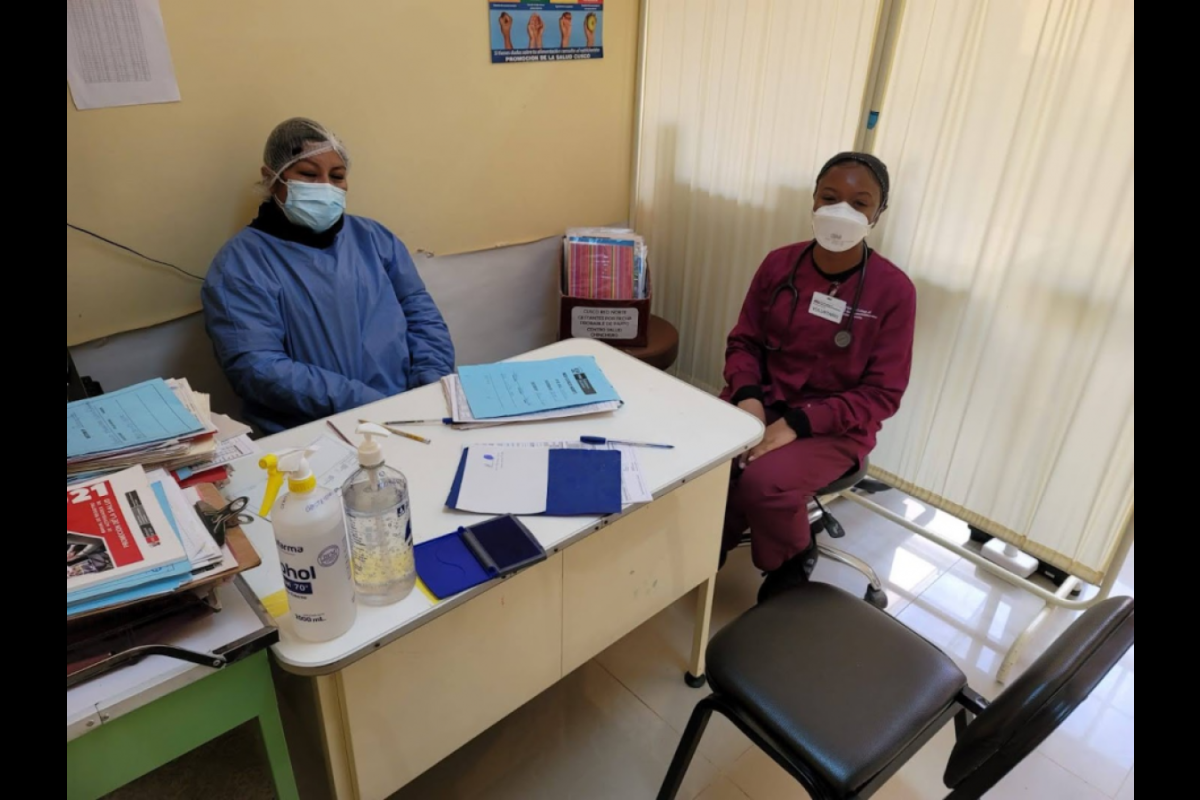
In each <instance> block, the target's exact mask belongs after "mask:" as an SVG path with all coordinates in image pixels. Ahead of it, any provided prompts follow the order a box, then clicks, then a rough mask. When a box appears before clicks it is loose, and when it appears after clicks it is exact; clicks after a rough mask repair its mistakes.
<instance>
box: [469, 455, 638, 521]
mask: <svg viewBox="0 0 1200 800" xmlns="http://www.w3.org/2000/svg"><path fill="white" fill-rule="evenodd" d="M472 447H515V448H530V447H533V448H540V449H545V450H564V449H572V450H617V451H619V452H620V453H621V502H622V503H623V504H624V505H626V506H635V505H639V504H641V503H651V502H654V493H653V492H652V491H651V490H650V483H649V481H647V480H646V473H645V472H643V471H642V460H641V457H640V456H639V454H638V449H637V448H636V447H625V446H623V445H617V444H602V445H592V444H580V443H579V442H507V443H505V444H485V445H472Z"/></svg>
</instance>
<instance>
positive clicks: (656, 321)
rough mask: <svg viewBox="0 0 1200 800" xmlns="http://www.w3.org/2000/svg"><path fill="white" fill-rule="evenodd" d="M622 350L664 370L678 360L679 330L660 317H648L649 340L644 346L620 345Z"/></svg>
mask: <svg viewBox="0 0 1200 800" xmlns="http://www.w3.org/2000/svg"><path fill="white" fill-rule="evenodd" d="M620 349H621V350H622V352H625V353H628V354H629V355H631V356H633V357H634V358H636V359H637V360H638V361H641V362H642V363H644V364H649V365H650V366H652V367H654V368H655V369H660V370H662V371H663V372H666V371H667V370H669V369H670V368H671V367H673V366H675V362H676V361H677V360H679V331H677V330H676V329H675V326H674V325H672V324H671V323H669V322H667V321H666V320H665V319H663V318H662V317H651V318H650V341H649V343H648V344H647V345H646V346H645V347H622V348H620Z"/></svg>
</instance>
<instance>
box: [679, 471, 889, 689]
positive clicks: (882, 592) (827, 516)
mask: <svg viewBox="0 0 1200 800" xmlns="http://www.w3.org/2000/svg"><path fill="white" fill-rule="evenodd" d="M870 471H871V462H870V461H868V460H864V461H863V464H862V465H861V466H855V467H854V469H852V470H851V471H850V472H848V473H846V475H845V476H844V477H842V479H841V480H839V481H837V482H836V483H834V484H833V485H831V486H828V487H826V488H825V489H822V490H821V491H820V492H818V493H817V496H818V498H820V497H834V496H836V495H840V494H843V493H845V492H848V491H850V490H851V489H856V488H858V489H862V490H865V491H867V492H869V493H870V494H877V493H879V492H883V491H887V490H888V488H889V487H888V486H886V485H885V484H881V483H877V482H876V481H872V480H869V479H868V478H867V474H868V473H869V472H870ZM808 523H809V525H810V526H811V527H812V532H813V536H814V537H818V536H820V534H822V533H824V534H827V535H828V537H829V538H830V539H842V538H844V537H845V536H846V529H845V528H844V527H842V523H840V522H838V520H837V518H836V517H834V516H833V514H831V513H829V510H828V509H827V508H825V506H824V505H822V503H821V501H820V500H819V499H817V500H814V501H813V503H812V505H811V506H810V507H809V514H808ZM741 546H742V547H749V546H750V535H749V533H747V534H746V536H745V538H744V539H742V545H741ZM817 549H818V550H820V552H821V557H822V558H826V559H828V560H829V561H833V562H836V563H838V564H841V565H843V566H846V567H849V568H850V569H853V570H856V571H857V572H859V573H861V574H862V576H863V577H864V578H866V579H867V594H866V601H867V602H868V603H870V604H871V605H873V606H875V607H876V608H878V609H880V610H886V609H887V607H888V602H889V600H888V594H887V590H886V589H884V587H883V581H881V580H880V579H879V575H878V573H876V572H875V569H874V568H873V567H872V566H871V565H870V564H868V563H867V562H865V561H863V560H862V559H860V558H858V557H857V556H852V555H850V554H849V553H847V552H844V551H842V550H839V549H838V548H836V547H834V546H833V545H831V544H829V543H828V542H822V541H820V540H819V539H818V540H817ZM689 682H690V681H689ZM694 685H695V686H696V688H699V687H700V686H703V685H704V683H703V681H701V682H699V683H697V684H694Z"/></svg>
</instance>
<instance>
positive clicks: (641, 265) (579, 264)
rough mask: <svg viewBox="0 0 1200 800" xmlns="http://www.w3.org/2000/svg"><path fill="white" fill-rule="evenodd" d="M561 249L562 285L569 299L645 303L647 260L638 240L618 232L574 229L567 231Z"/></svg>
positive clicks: (640, 241) (647, 287)
mask: <svg viewBox="0 0 1200 800" xmlns="http://www.w3.org/2000/svg"><path fill="white" fill-rule="evenodd" d="M563 247H564V252H563V272H564V276H563V277H564V281H563V283H564V285H565V286H566V291H567V296H568V297H577V298H584V299H587V300H644V299H646V297H647V293H648V289H649V286H648V283H649V281H648V277H649V275H648V269H647V264H648V258H647V249H646V242H645V240H644V239H642V237H641V236H638V235H637V234H636V233H634V232H633V231H630V230H627V229H620V228H575V229H573V230H570V231H567V238H566V241H565V242H564V245H563Z"/></svg>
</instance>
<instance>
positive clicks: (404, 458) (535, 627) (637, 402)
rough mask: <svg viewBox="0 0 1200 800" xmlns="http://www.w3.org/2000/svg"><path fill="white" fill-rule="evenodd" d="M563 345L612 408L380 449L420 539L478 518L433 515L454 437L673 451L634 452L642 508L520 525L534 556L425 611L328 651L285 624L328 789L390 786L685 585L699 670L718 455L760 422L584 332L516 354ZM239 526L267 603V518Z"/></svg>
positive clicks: (708, 603) (416, 598)
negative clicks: (692, 603) (254, 554)
mask: <svg viewBox="0 0 1200 800" xmlns="http://www.w3.org/2000/svg"><path fill="white" fill-rule="evenodd" d="M570 355H592V356H595V357H596V358H597V360H598V361H599V363H600V365H601V367H602V368H603V369H604V371H605V373H606V374H607V376H608V378H609V379H610V380H611V381H612V383H613V385H614V386H616V387H617V390H618V392H620V393H621V396H622V398H623V399H624V400H625V402H626V406H625V408H624V409H622V410H621V411H620V412H618V413H617V414H616V415H614V416H612V417H600V418H596V419H584V420H573V421H566V422H558V423H554V424H546V425H532V426H516V427H508V428H493V429H485V430H477V431H469V432H464V431H453V430H450V429H440V428H431V429H429V430H428V433H427V435H428V436H430V437H431V438H433V439H434V444H433V445H432V446H424V445H420V444H417V443H414V442H409V441H406V440H403V439H399V438H392V439H390V440H388V441H387V442H385V443H384V448H385V451H386V455H387V461H388V464H389V465H391V466H393V467H396V468H398V469H400V470H401V471H403V472H404V473H405V475H406V476H407V477H408V480H409V483H410V489H411V492H412V509H413V529H414V535H415V538H416V540H417V542H418V543H420V542H423V541H427V540H429V539H434V538H437V537H438V536H442V535H444V534H446V533H450V532H452V531H454V530H456V529H457V528H458V527H459V526H461V525H469V524H473V523H474V522H477V521H479V518H478V517H471V516H469V515H463V514H458V513H455V512H451V511H448V510H447V509H446V508H445V500H446V496H447V494H448V491H449V488H450V484H451V481H452V479H453V477H454V473H455V471H456V468H457V466H458V463H459V460H460V457H461V454H462V448H463V446H464V445H469V444H471V443H482V442H495V441H547V440H562V439H574V438H577V437H579V436H581V435H586V434H593V435H597V436H607V437H611V438H622V439H632V440H638V441H663V442H669V443H672V444H675V445H677V449H676V450H674V451H649V450H648V451H645V452H644V453H643V454H642V459H643V465H644V468H645V470H646V472H647V477H648V479H649V481H650V483H651V484H652V486H653V489H654V496H655V498H656V499H655V501H654V502H653V503H651V504H649V505H646V506H640V507H634V508H631V509H627V510H626V511H625V513H623V514H620V515H617V516H614V517H609V518H596V517H592V518H580V519H552V518H545V517H532V518H526V520H525V522H526V523H527V524H528V526H529V528H530V530H532V532H533V533H534V535H535V536H537V538H538V540H539V541H540V542H541V543H542V545H543V546H544V547H545V548H546V550H547V552H548V553H549V554H550V558H549V560H548V561H547V562H546V563H544V564H541V565H539V566H537V567H535V568H533V569H530V570H528V571H526V572H524V573H522V574H520V575H517V576H516V577H514V578H512V579H510V580H508V581H505V582H503V583H500V584H493V585H490V586H487V587H481V588H480V589H477V590H475V591H473V592H469V593H467V594H464V595H462V596H460V597H457V598H454V599H452V600H449V601H446V602H443V603H440V604H437V605H434V604H433V603H432V602H430V601H429V600H428V599H427V598H426V597H425V596H424V595H422V594H420V593H419V592H417V593H414V594H413V595H412V596H410V597H409V598H408V599H407V600H405V601H404V602H402V603H400V604H398V605H395V606H392V607H390V608H384V609H374V608H361V609H360V611H359V617H358V622H357V623H356V624H355V627H354V628H353V629H352V630H351V631H350V632H349V633H348V634H346V635H345V636H343V637H342V638H341V639H338V640H336V641H334V642H331V643H329V644H317V645H314V644H306V643H303V642H301V641H299V640H297V639H296V638H295V637H293V636H291V635H290V633H289V631H288V625H287V621H286V620H283V621H282V622H283V624H282V639H281V641H280V643H279V644H278V645H277V646H276V647H275V649H274V653H275V656H276V658H277V659H278V661H279V664H280V665H281V667H282V669H283V670H284V671H285V672H286V673H288V675H287V676H283V678H282V679H281V680H280V681H278V682H279V685H280V688H281V693H283V694H284V697H285V700H286V703H285V705H287V706H289V707H291V708H293V709H295V711H296V713H297V714H298V715H299V718H301V719H304V720H307V724H306V725H305V726H304V727H305V730H304V731H293V730H289V737H291V736H292V734H293V733H296V734H297V737H296V738H302V739H307V740H308V748H304V749H305V750H308V751H310V752H313V753H317V752H319V753H321V754H322V755H323V757H324V759H325V767H326V772H327V777H328V778H329V784H330V786H329V787H328V788H329V791H330V793H331V794H333V795H334V796H336V797H337V798H339V800H345V799H347V798H364V799H365V800H383V798H386V797H389V796H391V795H392V794H393V793H395V792H397V791H399V790H400V789H401V788H403V787H404V786H406V785H408V784H409V783H410V782H412V781H413V780H414V779H415V778H417V777H418V776H420V775H421V774H423V773H424V772H426V771H427V770H429V769H430V768H431V767H433V766H434V765H436V764H437V763H438V762H440V761H441V760H442V759H444V758H445V757H446V756H448V755H450V754H451V753H453V752H455V751H456V750H458V749H459V748H461V747H462V746H463V745H465V744H467V743H468V742H469V741H471V740H472V739H473V738H475V737H476V736H478V735H479V734H480V733H483V732H484V731H485V730H487V729H488V728H489V727H491V726H492V725H494V724H496V723H497V722H499V721H500V720H502V719H504V718H505V717H506V716H508V715H509V714H511V713H512V712H513V711H515V710H516V709H517V708H519V707H520V706H522V705H523V704H524V703H526V702H528V701H529V700H531V699H533V698H534V697H536V696H537V695H539V694H540V693H542V692H543V691H545V690H546V689H548V688H550V687H551V686H553V685H554V684H555V683H557V682H558V681H559V680H561V679H562V678H563V677H565V676H566V675H568V674H570V673H571V672H573V671H574V670H575V669H577V668H579V667H580V666H582V665H584V664H585V663H587V662H588V661H590V660H591V659H592V658H594V657H595V656H597V655H599V654H600V653H602V652H603V651H604V650H606V649H607V648H608V647H610V646H611V645H613V644H614V643H616V642H617V641H619V640H620V639H621V638H622V637H624V636H625V635H627V634H628V633H630V632H632V631H634V630H636V629H637V628H638V627H640V626H641V625H642V624H644V623H645V622H647V621H648V620H650V619H651V618H653V617H654V616H655V615H657V614H658V613H660V612H661V611H663V610H664V609H666V608H667V607H669V606H670V605H672V604H673V603H675V602H676V601H677V600H679V599H680V598H682V597H684V596H685V595H687V594H688V593H690V592H693V591H696V592H697V614H696V633H695V647H694V652H693V653H692V659H691V667H692V672H693V673H694V674H696V675H703V674H704V660H703V659H704V649H705V647H706V646H707V643H708V639H709V621H710V618H711V613H712V599H713V586H714V582H715V576H716V572H717V561H718V555H719V550H720V541H721V534H722V526H723V521H724V512H725V501H726V496H727V492H728V482H729V469H730V464H731V463H732V461H733V459H734V458H735V457H736V456H737V455H739V454H741V453H743V452H745V451H746V450H748V449H749V448H751V447H753V446H754V445H755V444H757V443H758V442H759V441H760V440H761V439H762V436H763V433H764V431H763V427H762V425H761V424H760V423H759V421H758V420H757V419H755V418H753V417H751V416H750V415H748V414H744V413H742V412H741V411H739V410H737V409H736V408H734V407H732V406H729V405H727V404H725V403H722V402H720V401H719V400H717V399H716V398H714V397H712V396H710V395H708V394H705V393H704V392H701V391H699V390H697V389H695V388H693V387H691V386H689V385H687V384H685V383H683V382H681V381H679V380H676V379H675V378H672V377H670V376H668V375H664V374H663V373H661V372H659V371H658V370H655V369H654V368H652V367H650V366H647V365H645V364H642V363H641V362H639V361H637V360H635V359H633V358H631V357H629V356H627V355H625V354H624V353H621V352H620V351H618V350H615V349H613V348H610V347H608V346H606V345H603V344H600V343H597V342H592V341H588V340H570V341H566V342H560V343H558V344H556V345H552V346H550V347H548V348H545V349H543V350H539V351H537V352H534V353H530V354H528V355H526V356H523V357H522V360H530V359H548V358H557V357H562V356H570ZM445 414H446V404H445V400H444V398H443V396H442V392H441V389H440V387H437V386H431V387H425V388H423V389H420V390H417V391H415V392H410V393H408V394H406V395H402V396H400V397H395V398H391V399H389V400H385V401H382V402H380V403H377V404H375V405H373V406H369V407H367V408H365V409H361V410H359V411H355V412H352V413H348V414H344V415H341V416H340V417H336V418H334V420H333V421H334V422H335V424H337V425H338V427H339V428H340V429H342V430H343V431H345V432H347V433H350V432H352V431H353V430H354V428H355V427H356V425H357V421H358V419H359V418H364V419H371V420H374V421H386V420H391V419H430V418H439V417H443V416H445ZM327 432H328V428H327V426H326V425H325V423H324V422H321V423H315V424H313V425H309V426H306V427H303V428H299V429H297V430H294V431H289V432H287V433H284V434H280V435H278V436H275V437H271V438H270V439H267V440H266V441H265V442H263V443H262V445H263V448H264V449H265V450H267V451H273V450H280V449H284V448H290V447H297V446H304V445H307V444H309V443H311V442H313V441H314V440H316V439H317V438H319V437H320V436H323V435H325V434H326V433H327ZM252 500H253V501H257V498H252ZM254 504H255V503H254V502H252V503H251V506H253V505H254ZM246 532H247V534H248V535H249V536H250V538H251V539H252V541H253V542H254V544H255V547H256V548H257V549H258V551H259V552H260V553H261V554H262V558H263V566H262V567H261V568H260V569H258V570H255V571H253V572H251V573H248V574H247V575H246V580H247V582H248V583H249V584H250V586H251V587H252V588H253V589H254V590H255V592H257V593H258V594H259V596H260V597H263V598H269V597H271V596H273V595H276V594H277V593H278V592H279V591H280V590H281V589H282V588H283V585H282V578H281V577H280V573H279V563H278V557H277V553H276V550H275V548H274V547H273V545H272V533H271V529H270V526H269V525H268V524H266V523H264V522H262V521H257V522H255V524H253V525H250V526H248V527H247V528H246ZM697 590H698V591H697ZM680 677H681V679H682V677H683V676H680ZM304 734H307V736H305V735H304ZM296 738H292V742H293V744H295V742H296ZM309 748H311V750H309ZM306 785H307V781H306Z"/></svg>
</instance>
